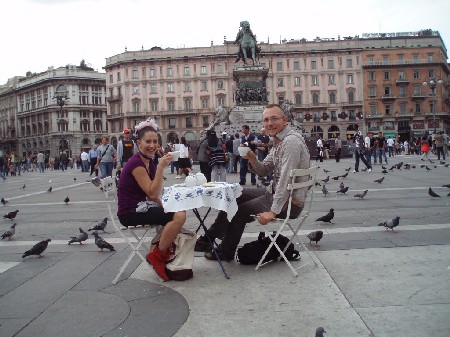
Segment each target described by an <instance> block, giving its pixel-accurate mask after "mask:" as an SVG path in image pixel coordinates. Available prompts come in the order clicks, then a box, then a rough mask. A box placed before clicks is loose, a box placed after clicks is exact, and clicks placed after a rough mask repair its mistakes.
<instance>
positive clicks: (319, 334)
mask: <svg viewBox="0 0 450 337" xmlns="http://www.w3.org/2000/svg"><path fill="white" fill-rule="evenodd" d="M324 333H326V331H325V329H324V328H323V327H321V326H319V327H318V328H317V329H316V336H315V337H324V336H323V334H324Z"/></svg>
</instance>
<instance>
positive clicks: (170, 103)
mask: <svg viewBox="0 0 450 337" xmlns="http://www.w3.org/2000/svg"><path fill="white" fill-rule="evenodd" d="M167 110H168V111H170V112H173V111H175V100H174V99H168V100H167Z"/></svg>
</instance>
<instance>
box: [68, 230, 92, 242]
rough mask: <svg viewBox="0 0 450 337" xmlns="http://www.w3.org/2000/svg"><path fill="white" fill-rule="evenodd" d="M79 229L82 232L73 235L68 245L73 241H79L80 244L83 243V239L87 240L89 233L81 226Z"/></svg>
mask: <svg viewBox="0 0 450 337" xmlns="http://www.w3.org/2000/svg"><path fill="white" fill-rule="evenodd" d="M79 230H80V234H78V235H77V236H71V237H70V239H71V240H70V241H69V243H68V245H70V244H71V243H74V242H78V243H80V245H82V244H83V241H86V240H87V238H88V234H87V233H86V232H85V231H84V230H83V229H82V228H81V227H80V228H79Z"/></svg>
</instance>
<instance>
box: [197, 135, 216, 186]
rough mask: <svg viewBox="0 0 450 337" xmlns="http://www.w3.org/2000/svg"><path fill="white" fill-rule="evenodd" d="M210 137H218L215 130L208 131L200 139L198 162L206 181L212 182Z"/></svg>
mask: <svg viewBox="0 0 450 337" xmlns="http://www.w3.org/2000/svg"><path fill="white" fill-rule="evenodd" d="M210 135H214V136H216V131H214V129H212V130H207V131H206V134H205V135H204V136H203V137H202V138H200V143H199V144H198V147H197V151H196V154H197V160H198V163H199V165H200V172H201V173H203V175H204V176H205V177H206V181H207V182H210V181H211V167H210V166H209V160H210V158H209V156H208V137H209V136H210Z"/></svg>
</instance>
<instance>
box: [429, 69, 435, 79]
mask: <svg viewBox="0 0 450 337" xmlns="http://www.w3.org/2000/svg"><path fill="white" fill-rule="evenodd" d="M428 77H429V78H434V69H429V70H428Z"/></svg>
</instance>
